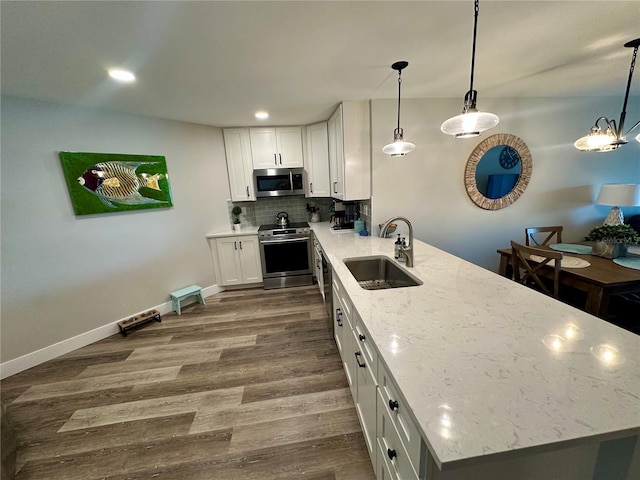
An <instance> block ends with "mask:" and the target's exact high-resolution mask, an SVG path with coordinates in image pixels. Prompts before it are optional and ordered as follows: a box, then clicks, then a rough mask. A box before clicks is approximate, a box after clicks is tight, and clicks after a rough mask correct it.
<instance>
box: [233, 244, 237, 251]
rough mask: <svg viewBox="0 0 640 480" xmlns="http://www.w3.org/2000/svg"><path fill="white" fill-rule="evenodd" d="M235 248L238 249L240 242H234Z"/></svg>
mask: <svg viewBox="0 0 640 480" xmlns="http://www.w3.org/2000/svg"><path fill="white" fill-rule="evenodd" d="M233 249H234V250H237V249H238V242H233Z"/></svg>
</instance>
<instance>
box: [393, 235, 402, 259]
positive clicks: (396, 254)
mask: <svg viewBox="0 0 640 480" xmlns="http://www.w3.org/2000/svg"><path fill="white" fill-rule="evenodd" d="M401 248H402V240H401V239H400V234H398V239H397V240H396V243H395V244H394V249H393V258H395V259H396V260H399V259H400V249H401Z"/></svg>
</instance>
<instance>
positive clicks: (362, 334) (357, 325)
mask: <svg viewBox="0 0 640 480" xmlns="http://www.w3.org/2000/svg"><path fill="white" fill-rule="evenodd" d="M352 323H353V326H354V333H355V335H356V339H357V340H358V344H359V350H360V351H361V352H362V355H363V356H364V358H365V360H366V361H367V363H368V364H369V365H370V366H371V372H372V373H373V375H374V376H375V377H377V376H378V354H377V352H376V350H375V349H374V348H373V342H372V341H371V339H370V338H369V332H367V331H366V330H365V328H364V325H363V324H362V320H360V317H359V316H358V313H357V312H353V322H352Z"/></svg>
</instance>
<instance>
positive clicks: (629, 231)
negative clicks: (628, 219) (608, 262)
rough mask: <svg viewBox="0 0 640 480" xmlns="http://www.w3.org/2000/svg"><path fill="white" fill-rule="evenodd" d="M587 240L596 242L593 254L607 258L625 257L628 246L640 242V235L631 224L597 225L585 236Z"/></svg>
mask: <svg viewBox="0 0 640 480" xmlns="http://www.w3.org/2000/svg"><path fill="white" fill-rule="evenodd" d="M585 240H589V241H593V242H595V243H594V245H593V251H592V252H591V253H592V254H593V255H598V256H600V257H606V258H617V257H624V256H626V255H627V247H628V246H629V245H636V244H638V243H640V235H638V232H636V231H635V230H634V229H633V227H632V226H631V225H626V224H621V225H606V224H605V225H600V226H599V227H595V228H594V229H592V230H591V231H590V232H589V235H587V236H586V237H585Z"/></svg>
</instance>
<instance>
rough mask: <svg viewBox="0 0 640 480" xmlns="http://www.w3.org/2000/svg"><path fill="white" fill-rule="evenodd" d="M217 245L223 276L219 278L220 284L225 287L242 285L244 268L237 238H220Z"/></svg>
mask: <svg viewBox="0 0 640 480" xmlns="http://www.w3.org/2000/svg"><path fill="white" fill-rule="evenodd" d="M216 245H217V247H218V265H219V266H220V275H221V277H220V278H218V283H219V284H220V285H223V286H230V285H240V284H241V283H242V267H241V266H240V256H239V255H238V240H237V237H224V238H218V239H216Z"/></svg>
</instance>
